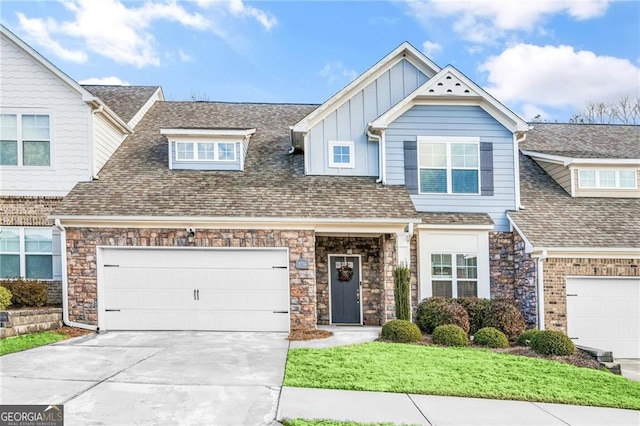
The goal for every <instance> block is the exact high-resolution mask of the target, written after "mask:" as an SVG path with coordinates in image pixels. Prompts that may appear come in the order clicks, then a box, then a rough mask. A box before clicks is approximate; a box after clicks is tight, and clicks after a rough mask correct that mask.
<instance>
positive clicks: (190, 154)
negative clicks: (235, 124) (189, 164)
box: [175, 142, 236, 161]
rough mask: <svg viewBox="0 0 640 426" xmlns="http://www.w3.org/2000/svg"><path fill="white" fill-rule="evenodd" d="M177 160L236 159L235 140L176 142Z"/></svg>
mask: <svg viewBox="0 0 640 426" xmlns="http://www.w3.org/2000/svg"><path fill="white" fill-rule="evenodd" d="M175 158H176V160H177V161H236V143H235V142H175Z"/></svg>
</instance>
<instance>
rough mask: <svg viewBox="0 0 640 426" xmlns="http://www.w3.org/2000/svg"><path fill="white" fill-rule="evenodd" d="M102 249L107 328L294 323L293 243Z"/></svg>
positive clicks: (269, 327)
mask: <svg viewBox="0 0 640 426" xmlns="http://www.w3.org/2000/svg"><path fill="white" fill-rule="evenodd" d="M101 250H102V256H101V263H102V268H101V276H99V280H101V281H102V283H99V288H100V289H101V294H100V295H99V303H100V314H101V315H102V317H103V320H102V321H101V327H103V328H105V329H107V330H224V331H288V330H289V314H288V312H289V272H288V263H289V262H288V255H287V251H286V250H282V249H273V250H269V249H256V250H254V249H193V248H179V249H178V248H176V249H173V248H172V249H147V248H145V249H136V248H103V249H101Z"/></svg>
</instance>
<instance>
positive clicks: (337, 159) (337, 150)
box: [329, 141, 355, 169]
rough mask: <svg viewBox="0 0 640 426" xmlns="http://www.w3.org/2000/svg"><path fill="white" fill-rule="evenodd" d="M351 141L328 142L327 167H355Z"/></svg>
mask: <svg viewBox="0 0 640 426" xmlns="http://www.w3.org/2000/svg"><path fill="white" fill-rule="evenodd" d="M353 147H354V144H353V141H329V167H336V168H349V169H353V168H354V167H355V158H354V153H353V149H354V148H353Z"/></svg>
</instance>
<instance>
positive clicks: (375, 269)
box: [316, 236, 384, 325]
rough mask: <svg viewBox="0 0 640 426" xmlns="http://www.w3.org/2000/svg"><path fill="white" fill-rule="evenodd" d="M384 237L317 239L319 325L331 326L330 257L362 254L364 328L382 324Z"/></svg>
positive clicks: (317, 237) (318, 237)
mask: <svg viewBox="0 0 640 426" xmlns="http://www.w3.org/2000/svg"><path fill="white" fill-rule="evenodd" d="M381 241H382V237H378V238H376V237H368V238H358V237H320V236H316V293H317V300H318V308H317V311H318V324H329V306H330V304H329V255H330V254H347V253H349V251H351V255H360V259H361V262H362V276H361V277H360V279H361V281H362V295H361V301H362V317H363V318H362V319H363V322H364V324H365V325H380V324H382V323H383V312H384V310H383V303H382V296H383V294H384V286H383V283H382V280H381V277H382V263H381V259H382V250H381V248H382V244H381Z"/></svg>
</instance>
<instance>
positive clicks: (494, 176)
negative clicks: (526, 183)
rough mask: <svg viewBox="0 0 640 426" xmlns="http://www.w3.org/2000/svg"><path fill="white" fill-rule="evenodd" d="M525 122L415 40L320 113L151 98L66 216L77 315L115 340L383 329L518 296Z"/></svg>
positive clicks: (61, 209) (70, 291)
mask: <svg viewBox="0 0 640 426" xmlns="http://www.w3.org/2000/svg"><path fill="white" fill-rule="evenodd" d="M528 129H529V125H528V124H527V123H525V122H524V121H523V120H522V119H520V118H519V117H518V116H517V115H515V114H514V113H512V112H511V111H509V110H508V109H507V108H505V107H504V106H503V105H502V104H500V103H499V102H498V101H496V100H495V99H493V98H492V97H491V96H489V95H488V94H487V93H486V92H485V91H484V90H483V89H482V88H480V87H478V86H477V85H476V84H475V83H473V82H472V81H470V80H469V79H468V78H467V77H465V76H464V75H463V74H462V73H460V72H459V71H458V70H456V69H455V68H453V67H451V66H448V67H446V68H444V69H441V68H440V67H438V66H437V65H435V64H434V63H433V62H431V61H430V60H429V59H427V58H426V57H425V56H423V55H422V54H421V53H420V52H419V51H417V50H416V49H415V48H413V47H412V46H411V45H409V44H408V43H403V44H402V45H400V46H399V47H398V48H397V49H395V50H394V51H393V52H391V53H390V54H389V55H387V56H386V57H385V58H383V59H382V60H381V61H380V62H378V63H377V64H376V65H374V66H373V67H372V68H371V69H369V70H367V71H366V72H365V73H364V74H362V75H361V76H359V77H358V78H356V79H355V80H354V81H353V82H352V83H350V84H349V85H348V86H347V87H345V88H344V89H343V90H341V91H340V92H338V93H337V94H336V95H334V96H333V97H332V98H330V99H329V100H328V101H327V102H325V103H324V104H322V105H320V106H317V105H291V104H251V103H244V104H242V103H219V102H161V101H160V102H156V103H155V104H154V106H153V107H152V108H151V109H150V110H149V112H148V113H147V114H146V115H145V117H144V118H143V119H142V120H141V121H140V123H139V124H138V126H137V127H136V130H135V133H134V134H133V135H131V136H130V137H128V138H127V139H126V140H125V142H124V143H123V144H122V146H121V147H120V149H119V150H118V151H117V152H116V153H115V154H114V156H113V157H112V158H111V160H109V162H108V163H107V164H106V165H105V167H104V168H103V170H102V171H101V176H100V180H98V181H92V182H82V183H79V184H78V185H77V186H76V187H75V188H74V189H73V191H71V193H70V194H69V195H68V196H67V197H65V199H64V200H63V201H62V202H61V204H60V205H59V206H58V207H57V208H56V209H55V212H54V214H53V217H55V218H56V219H57V220H58V221H59V223H60V225H61V228H62V229H64V232H63V238H64V240H65V241H66V247H67V250H66V252H65V253H63V255H64V256H65V258H66V261H65V263H66V265H67V268H68V269H67V272H68V277H67V281H66V282H65V294H67V295H68V303H69V306H68V310H69V315H70V317H71V319H72V320H73V321H75V322H77V323H81V324H84V325H85V326H91V327H94V328H95V327H99V328H100V329H106V330H117V329H164V330H166V329H194V330H278V331H287V330H289V329H290V327H295V328H298V327H315V326H316V324H328V323H340V324H376V325H377V324H383V323H384V322H386V321H387V320H388V319H391V318H393V317H394V315H395V313H394V312H395V310H394V295H393V269H394V268H395V267H396V266H397V265H401V264H406V265H409V266H410V267H411V269H412V271H413V277H414V278H413V280H412V304H413V306H414V307H415V306H416V304H417V302H418V301H419V300H420V299H422V298H424V297H428V296H432V295H441V296H448V297H461V296H479V297H511V298H513V295H514V274H515V272H514V263H513V233H512V232H511V227H510V224H509V220H508V218H507V211H515V210H517V209H518V207H519V205H520V200H519V188H520V186H519V174H518V167H519V157H518V141H519V140H522V139H523V138H524V135H525V133H526V131H527V130H528Z"/></svg>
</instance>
